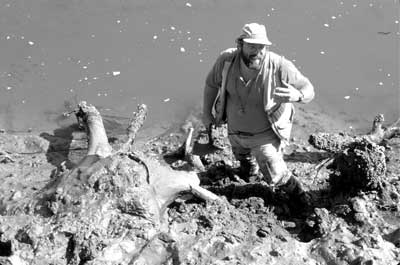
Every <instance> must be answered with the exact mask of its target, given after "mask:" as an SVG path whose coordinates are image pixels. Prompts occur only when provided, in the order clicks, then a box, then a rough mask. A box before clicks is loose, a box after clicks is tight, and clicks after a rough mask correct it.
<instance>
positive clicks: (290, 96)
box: [274, 81, 303, 103]
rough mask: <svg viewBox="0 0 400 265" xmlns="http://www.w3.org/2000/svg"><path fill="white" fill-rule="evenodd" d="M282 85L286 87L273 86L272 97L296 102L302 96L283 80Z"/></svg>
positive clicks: (282, 100) (281, 100)
mask: <svg viewBox="0 0 400 265" xmlns="http://www.w3.org/2000/svg"><path fill="white" fill-rule="evenodd" d="M282 83H283V85H285V86H286V87H277V88H275V93H274V98H275V100H276V101H278V102H282V103H285V102H297V101H299V99H301V98H302V96H303V95H302V94H301V92H300V91H299V90H298V89H296V88H295V87H294V86H292V85H290V84H288V83H286V82H283V81H282Z"/></svg>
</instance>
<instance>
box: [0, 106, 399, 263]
mask: <svg viewBox="0 0 400 265" xmlns="http://www.w3.org/2000/svg"><path fill="white" fill-rule="evenodd" d="M297 117H298V118H297V121H296V125H295V126H296V127H295V131H294V132H295V135H294V138H293V141H292V142H291V144H290V145H289V146H288V147H287V148H286V152H285V159H286V161H287V163H288V166H289V168H290V169H291V170H292V171H293V173H294V174H295V175H296V176H297V177H298V178H299V180H300V181H301V182H302V184H303V185H304V186H305V187H306V189H307V190H308V191H309V192H310V194H311V195H312V204H311V207H308V208H300V206H299V204H298V202H296V201H292V200H290V197H289V196H288V195H287V194H285V193H284V192H282V191H280V190H276V189H274V188H273V187H271V186H269V185H268V184H267V183H266V182H264V181H263V180H262V177H261V176H258V177H252V178H248V177H247V178H246V176H240V174H238V170H237V166H238V164H237V161H235V160H234V159H233V158H232V154H231V152H230V147H229V144H228V143H227V142H226V138H224V137H221V136H222V135H223V133H224V132H223V131H214V134H213V136H214V137H215V138H216V139H217V141H216V142H217V143H216V146H210V145H208V139H207V137H208V135H207V134H206V133H204V132H202V130H203V129H204V128H202V127H201V124H200V120H199V118H198V112H197V111H194V112H193V113H192V114H191V115H189V116H188V118H187V119H186V121H185V123H183V124H182V126H181V127H180V128H171V130H170V131H168V133H166V134H164V135H160V136H159V137H156V138H153V139H150V140H148V141H145V142H136V143H134V147H135V150H134V152H135V154H137V155H138V157H140V160H141V161H144V164H146V166H147V168H148V171H146V168H145V167H144V166H143V164H141V163H138V162H137V161H136V160H132V159H130V158H129V157H127V156H117V157H114V158H112V159H108V160H107V158H106V160H99V161H100V164H99V163H98V162H96V163H93V164H91V166H90V167H88V169H90V170H89V171H84V172H86V173H87V174H86V175H85V174H84V175H82V174H81V175H79V174H78V175H77V176H80V178H74V179H72V180H71V181H72V182H68V183H69V184H70V183H73V181H75V182H76V183H81V180H82V179H83V177H82V176H86V178H85V182H84V183H85V185H84V186H82V187H83V188H84V191H85V192H79V194H77V193H76V192H74V191H76V187H78V186H74V185H72V186H71V187H70V188H71V189H69V191H67V194H69V195H70V196H72V200H67V199H66V198H67V197H66V196H65V194H64V196H59V194H61V193H60V191H58V193H56V194H58V195H57V196H54V197H52V196H50V197H48V198H46V200H39V201H40V203H36V204H35V203H32V202H38V198H39V197H38V194H43V191H46V190H48V189H49V188H50V187H53V186H52V185H54V183H57V180H60V179H62V178H64V177H63V176H65V175H66V174H67V175H68V174H69V176H71V174H72V173H71V172H75V171H74V170H76V169H77V168H79V166H78V165H79V163H81V162H80V161H81V159H82V158H84V157H86V152H87V138H86V134H85V133H84V132H82V131H80V130H79V128H78V127H77V126H76V125H72V126H70V127H68V128H62V129H59V130H57V131H55V132H54V134H47V133H46V134H45V133H42V134H40V135H26V134H24V135H22V134H20V135H16V134H13V135H10V134H7V133H6V132H5V133H1V134H0V151H1V153H0V180H1V183H2V185H1V186H0V189H1V190H0V194H1V195H0V202H1V203H0V210H1V215H0V236H1V237H0V264H13V265H16V264H18V265H19V264H38V265H39V264H40V265H43V264H321V265H322V264H329V265H331V264H338V265H346V264H352V265H355V264H382V265H383V264H385V265H398V264H399V262H400V248H399V247H400V237H399V235H400V233H399V231H400V230H399V229H400V226H399V223H400V209H399V208H400V207H399V205H400V195H399V193H400V168H399V166H398V165H399V161H400V158H399V157H400V141H399V139H397V138H394V139H391V140H390V141H389V142H388V146H389V147H390V148H383V147H382V153H383V155H384V160H383V161H384V163H385V169H384V171H383V172H380V174H379V180H378V182H379V185H377V186H374V185H370V186H368V188H364V186H362V187H360V186H357V185H354V186H352V185H351V183H354V182H334V185H333V183H332V175H336V176H338V175H340V174H339V173H338V170H337V168H336V169H335V168H334V169H332V168H330V167H328V166H327V165H328V164H329V163H328V162H327V161H328V160H329V159H331V158H332V157H333V156H334V155H335V154H334V153H333V152H327V151H323V150H319V149H316V148H314V147H313V146H312V145H310V144H309V143H308V142H307V139H308V136H309V135H310V134H312V133H318V132H338V131H340V121H338V122H335V121H334V119H333V118H331V117H329V118H328V117H327V116H325V117H324V116H323V115H322V114H321V113H320V112H318V111H313V110H312V109H309V110H308V111H307V112H305V111H303V110H302V109H301V108H300V109H299V111H298V114H297ZM189 128H194V131H195V137H194V145H193V154H194V155H197V156H199V157H200V159H201V162H202V164H203V165H204V169H203V170H199V169H198V168H196V167H194V166H193V164H191V163H188V161H185V159H183V158H179V157H175V158H174V157H171V156H166V155H167V154H171V153H172V152H174V151H176V150H177V149H178V148H179V146H181V145H182V142H183V141H184V140H185V137H186V134H187V131H188V130H189ZM122 138H123V137H122ZM120 139H121V137H118V136H115V135H112V136H110V135H108V141H109V142H110V144H111V146H112V147H113V148H114V149H117V148H118V145H119V143H120ZM80 165H81V164H80ZM77 166H78V167H77ZM171 168H172V169H171ZM81 170H82V168H81ZM85 170H86V169H85ZM82 172H83V171H82ZM347 173H348V174H350V175H351V172H347ZM148 174H149V175H150V177H153V178H158V179H160V180H162V181H164V182H162V181H161V182H159V183H163V184H159V185H158V186H157V185H156V186H153V188H151V187H152V186H151V185H149V183H150V182H148V181H146V178H147V177H148ZM188 174H189V175H191V176H193V177H195V176H196V177H198V178H199V180H200V185H201V187H203V188H205V189H207V190H209V191H212V192H213V193H214V194H216V195H218V198H219V199H218V200H213V201H210V200H203V199H199V198H198V197H196V196H194V195H193V193H190V192H182V193H180V194H179V196H176V197H174V198H173V200H170V201H169V202H168V203H166V204H165V207H164V208H163V209H162V211H161V212H159V211H153V210H154V209H156V208H157V207H156V206H155V205H158V204H157V203H158V202H159V201H158V202H157V201H154V196H158V195H154V192H155V190H156V189H157V188H159V187H161V186H168V185H169V184H170V183H173V182H174V181H176V180H177V179H179V178H183V179H187V178H188V177H187V176H188ZM185 176H186V177H185ZM348 176H349V175H346V176H344V177H348ZM355 180H356V179H355ZM353 181H354V180H353ZM153 183H155V182H153ZM343 183H345V184H343ZM340 185H346V186H343V187H342V188H341V187H340ZM79 187H81V186H79ZM377 187H379V188H377ZM74 189H75V190H74ZM52 194H54V193H52ZM74 194H75V195H76V197H74ZM152 194H153V195H154V196H153V195H152ZM156 194H157V192H156ZM78 195H79V196H78ZM41 198H42V197H41ZM77 198H78V199H77ZM42 199H43V198H42ZM38 205H39V206H41V207H39V208H38V207H37V206H38ZM166 206H168V207H166ZM154 207H156V208H154ZM65 209H67V210H65ZM151 209H153V210H151Z"/></svg>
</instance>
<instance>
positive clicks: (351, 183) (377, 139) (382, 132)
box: [309, 114, 400, 190]
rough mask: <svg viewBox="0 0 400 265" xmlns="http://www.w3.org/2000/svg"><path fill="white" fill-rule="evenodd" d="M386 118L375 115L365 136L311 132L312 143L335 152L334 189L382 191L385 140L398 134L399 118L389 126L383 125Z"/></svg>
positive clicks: (310, 140)
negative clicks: (370, 128)
mask: <svg viewBox="0 0 400 265" xmlns="http://www.w3.org/2000/svg"><path fill="white" fill-rule="evenodd" d="M383 121H384V117H383V115H382V114H379V115H377V116H376V117H375V119H374V121H373V125H372V130H371V131H370V132H369V133H367V134H365V135H358V136H352V135H349V134H346V133H335V134H331V133H317V134H312V135H311V136H310V138H309V142H310V144H311V145H313V146H314V147H316V148H318V149H321V150H325V151H328V152H331V153H332V156H333V159H332V163H331V164H330V168H331V169H333V173H332V174H331V176H330V183H331V184H332V186H333V187H334V188H340V189H352V188H355V189H361V190H379V189H380V187H381V182H382V180H383V178H384V176H385V173H386V157H385V153H384V151H385V148H384V147H383V146H381V145H386V141H387V140H389V139H391V138H393V137H398V136H399V135H400V128H399V127H395V126H394V125H396V124H397V123H398V122H399V121H397V122H395V123H393V124H392V125H391V126H389V127H388V128H385V127H383V125H382V123H383Z"/></svg>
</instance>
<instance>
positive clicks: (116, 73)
mask: <svg viewBox="0 0 400 265" xmlns="http://www.w3.org/2000/svg"><path fill="white" fill-rule="evenodd" d="M112 74H113V76H117V75H120V74H121V72H120V71H113V72H112Z"/></svg>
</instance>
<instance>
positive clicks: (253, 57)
mask: <svg viewBox="0 0 400 265" xmlns="http://www.w3.org/2000/svg"><path fill="white" fill-rule="evenodd" d="M240 55H241V57H242V60H243V62H244V64H245V65H246V66H247V67H248V68H249V69H252V70H260V69H261V67H262V65H263V62H264V58H265V56H263V55H258V54H250V55H246V54H244V52H243V50H242V51H241V52H240Z"/></svg>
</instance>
